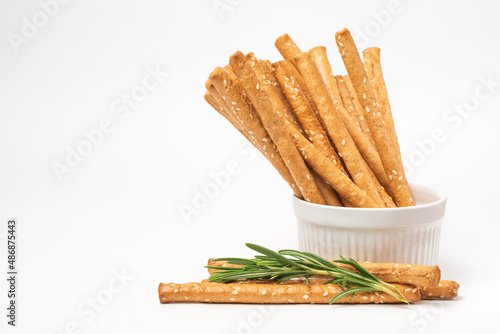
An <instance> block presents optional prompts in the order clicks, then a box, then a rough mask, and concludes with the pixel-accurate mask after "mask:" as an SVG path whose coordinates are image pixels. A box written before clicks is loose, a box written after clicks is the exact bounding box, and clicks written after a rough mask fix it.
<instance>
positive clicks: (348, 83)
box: [342, 75, 375, 145]
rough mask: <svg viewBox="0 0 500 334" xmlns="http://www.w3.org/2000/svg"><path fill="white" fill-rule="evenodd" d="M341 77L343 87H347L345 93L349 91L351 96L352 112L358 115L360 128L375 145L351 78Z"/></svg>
mask: <svg viewBox="0 0 500 334" xmlns="http://www.w3.org/2000/svg"><path fill="white" fill-rule="evenodd" d="M342 79H343V80H344V84H345V87H346V88H347V93H349V97H350V98H351V102H352V106H353V108H354V113H355V114H356V116H357V117H358V122H359V125H360V127H361V130H363V132H364V133H365V135H366V136H367V137H368V138H369V139H370V141H371V142H372V143H373V145H375V142H374V141H373V137H372V134H371V132H370V128H369V127H368V123H367V122H366V118H365V116H364V115H363V107H362V106H361V103H359V99H358V96H357V95H356V91H355V90H354V87H353V86H352V82H351V79H350V78H349V76H348V75H344V76H342Z"/></svg>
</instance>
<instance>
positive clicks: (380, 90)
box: [363, 47, 403, 164]
mask: <svg viewBox="0 0 500 334" xmlns="http://www.w3.org/2000/svg"><path fill="white" fill-rule="evenodd" d="M363 59H364V61H365V69H366V74H367V75H368V80H369V81H370V83H371V85H372V87H373V89H374V91H375V96H376V98H377V103H378V106H379V108H380V112H381V113H382V116H383V117H384V121H385V125H386V126H387V130H388V131H389V134H390V136H391V137H392V141H393V142H394V144H395V145H396V154H397V157H398V159H399V160H401V149H400V147H399V141H398V136H397V135H396V128H395V126H394V119H393V118H392V111H391V104H390V103H389V95H388V94H387V88H386V87H385V80H384V75H383V74H382V65H381V63H380V49H379V48H377V47H373V48H368V49H366V50H364V51H363ZM401 164H403V163H402V162H401Z"/></svg>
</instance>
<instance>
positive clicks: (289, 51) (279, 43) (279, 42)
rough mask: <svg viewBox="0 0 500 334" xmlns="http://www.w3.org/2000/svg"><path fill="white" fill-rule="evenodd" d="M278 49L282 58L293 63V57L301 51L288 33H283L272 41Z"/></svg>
mask: <svg viewBox="0 0 500 334" xmlns="http://www.w3.org/2000/svg"><path fill="white" fill-rule="evenodd" d="M274 45H275V46H276V48H277V49H278V51H279V52H280V53H281V55H282V56H283V58H285V59H287V60H289V61H291V62H292V64H295V63H294V58H295V56H297V55H298V54H299V53H301V52H302V51H301V50H300V48H299V47H298V46H297V44H295V42H294V41H293V39H292V38H291V37H290V36H288V34H283V35H281V36H280V37H278V38H277V39H276V42H275V43H274Z"/></svg>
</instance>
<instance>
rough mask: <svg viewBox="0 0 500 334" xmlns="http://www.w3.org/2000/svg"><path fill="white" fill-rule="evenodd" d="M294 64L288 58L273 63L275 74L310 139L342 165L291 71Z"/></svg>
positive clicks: (337, 163)
mask: <svg viewBox="0 0 500 334" xmlns="http://www.w3.org/2000/svg"><path fill="white" fill-rule="evenodd" d="M292 66H293V65H292V64H290V62H288V61H287V60H283V61H278V62H276V63H274V64H273V68H274V75H275V77H276V79H277V80H278V82H279V84H280V86H281V89H282V90H283V92H284V94H285V96H286V98H287V99H288V100H289V101H290V105H291V106H292V109H293V111H294V112H295V115H296V116H297V119H298V120H299V122H300V124H301V125H302V128H303V129H304V132H305V134H306V136H307V137H308V139H309V140H310V141H311V142H312V143H313V144H314V146H315V147H316V148H318V149H319V150H320V151H321V152H323V153H324V154H325V155H326V156H329V157H331V158H332V159H333V161H334V163H335V164H336V165H339V166H342V164H341V163H340V158H339V156H338V155H337V152H335V150H334V148H333V146H332V144H331V143H330V140H329V139H328V135H327V133H326V131H325V130H324V129H323V127H322V126H321V123H320V122H319V120H318V118H317V117H316V115H315V114H314V111H313V110H312V107H311V105H310V104H309V103H308V101H307V98H306V96H305V95H304V92H303V91H302V90H301V89H300V87H299V84H298V81H297V80H296V79H295V76H294V75H293V74H292V72H291V71H290V67H292Z"/></svg>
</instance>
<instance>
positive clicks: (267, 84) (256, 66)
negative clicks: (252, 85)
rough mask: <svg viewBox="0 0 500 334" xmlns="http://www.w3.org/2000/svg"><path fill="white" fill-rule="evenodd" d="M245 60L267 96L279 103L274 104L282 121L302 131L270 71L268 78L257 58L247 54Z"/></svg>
mask: <svg viewBox="0 0 500 334" xmlns="http://www.w3.org/2000/svg"><path fill="white" fill-rule="evenodd" d="M246 58H247V61H248V63H249V64H250V67H251V68H252V70H253V71H254V73H255V76H256V77H257V80H259V82H260V83H261V87H262V89H263V90H264V92H265V93H266V94H267V96H270V97H273V98H274V99H276V98H277V99H279V102H276V104H277V106H279V107H280V108H283V109H282V110H283V112H282V114H281V115H280V116H281V118H282V119H283V121H284V122H285V123H286V124H290V125H291V126H293V127H295V128H296V129H297V130H299V131H302V129H301V127H300V125H299V123H298V122H297V118H296V117H295V115H294V114H293V111H292V107H291V106H290V104H289V103H288V101H287V100H286V98H285V95H284V94H283V92H282V91H281V89H280V88H279V87H278V86H277V83H276V78H274V75H273V73H272V71H271V73H269V74H270V76H268V74H267V73H266V71H265V70H264V68H263V67H262V65H261V64H262V63H261V62H259V61H258V59H257V58H255V56H254V54H253V53H248V54H247V55H246ZM275 83H276V85H275Z"/></svg>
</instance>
